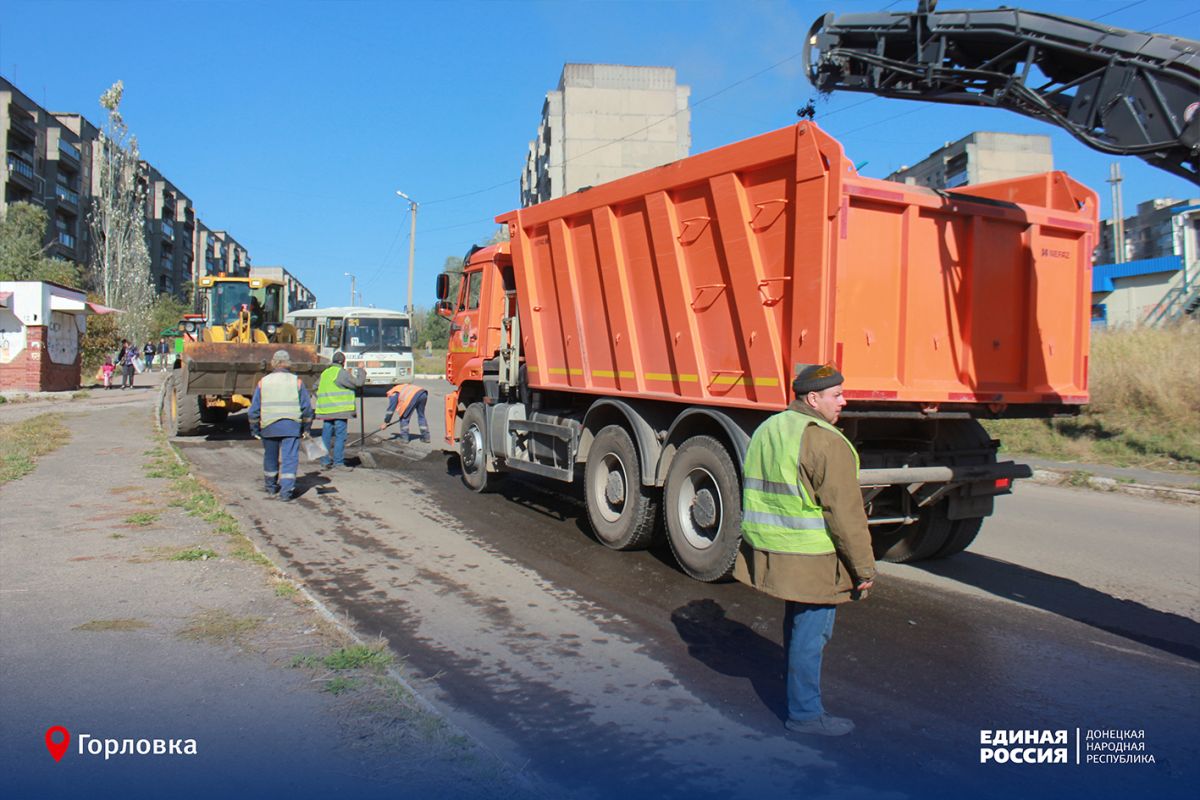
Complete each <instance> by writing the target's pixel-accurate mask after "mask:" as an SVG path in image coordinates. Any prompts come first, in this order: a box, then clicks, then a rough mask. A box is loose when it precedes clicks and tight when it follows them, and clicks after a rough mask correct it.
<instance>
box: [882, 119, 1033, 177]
mask: <svg viewBox="0 0 1200 800" xmlns="http://www.w3.org/2000/svg"><path fill="white" fill-rule="evenodd" d="M1052 169H1054V154H1053V152H1052V150H1051V146H1050V137H1049V136H1041V135H1033V134H1024V133H995V132H991V131H975V132H974V133H969V134H967V135H966V136H964V137H963V138H961V139H959V140H958V141H956V142H947V143H946V144H945V146H943V147H942V148H940V149H938V150H936V151H934V152H932V153H930V154H929V155H928V156H926V157H925V158H924V159H922V160H921V161H920V162H918V163H917V164H914V165H913V166H911V167H901V168H900V169H898V170H896V171H895V172H893V173H892V174H891V175H888V176H887V179H888V180H889V181H896V182H897V183H907V184H910V185H916V186H928V187H929V188H931V189H954V188H957V187H959V186H963V185H964V184H968V183H986V182H988V181H999V180H1004V179H1006V178H1019V177H1021V176H1022V175H1035V174H1037V173H1039V172H1049V171H1051V170H1052Z"/></svg>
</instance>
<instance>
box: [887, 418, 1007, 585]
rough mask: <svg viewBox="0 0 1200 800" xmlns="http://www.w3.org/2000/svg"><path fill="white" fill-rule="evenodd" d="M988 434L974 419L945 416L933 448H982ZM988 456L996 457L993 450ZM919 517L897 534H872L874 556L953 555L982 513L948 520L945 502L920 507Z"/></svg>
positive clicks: (908, 559) (901, 559)
mask: <svg viewBox="0 0 1200 800" xmlns="http://www.w3.org/2000/svg"><path fill="white" fill-rule="evenodd" d="M991 440H992V439H991V437H990V436H988V433H987V431H985V430H984V429H983V426H982V425H980V424H979V423H978V422H977V421H976V420H973V419H967V420H946V421H945V422H943V423H942V424H941V429H940V431H939V434H938V437H937V441H936V442H935V448H936V449H937V450H973V449H982V448H985V447H987V446H988V445H989V444H990V443H991ZM990 460H991V461H992V462H993V463H994V462H995V461H996V455H995V453H992V455H991V458H990ZM920 516H921V520H920V522H917V523H915V524H913V525H908V526H905V528H901V529H900V531H899V532H898V533H899V535H893V536H888V535H886V534H884V535H883V536H876V537H875V538H874V541H873V543H874V546H875V558H877V559H879V560H881V561H891V562H893V563H896V564H910V563H912V562H914V561H924V560H926V559H931V558H947V557H949V556H952V555H957V554H958V553H961V552H962V551H963V550H965V549H967V547H968V546H969V545H970V544H971V542H973V541H975V537H976V536H978V535H979V529H980V527H981V526H982V525H983V517H970V518H967V519H956V520H952V519H950V518H949V517H948V516H946V504H945V502H942V503H938V504H936V505H935V506H934V507H933V508H927V509H922V510H921V514H920Z"/></svg>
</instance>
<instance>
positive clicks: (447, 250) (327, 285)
mask: <svg viewBox="0 0 1200 800" xmlns="http://www.w3.org/2000/svg"><path fill="white" fill-rule="evenodd" d="M1001 4H1003V3H1001V2H995V3H988V2H979V0H957V1H956V0H942V3H941V7H942V10H946V9H950V8H992V7H996V6H999V5H1001ZM1007 4H1008V5H1013V6H1017V7H1020V8H1027V9H1030V10H1038V11H1045V12H1048V13H1057V14H1065V15H1068V16H1076V17H1086V18H1090V19H1102V20H1103V21H1104V22H1107V23H1109V24H1111V25H1114V26H1118V27H1123V28H1130V29H1135V30H1148V31H1157V32H1169V33H1173V34H1175V35H1179V36H1185V37H1189V38H1200V9H1197V7H1196V5H1195V3H1194V0H1141V2H1136V1H1135V0H1087V2H1083V1H1082V0H1069V1H1064V0H1020V1H1018V2H1013V0H1007ZM889 6H890V8H889V10H892V11H912V10H915V8H916V0H900V2H896V3H892V2H890V1H889V0H875V1H874V2H860V1H858V0H829V2H816V1H813V0H803V2H799V1H797V0H793V1H792V2H782V1H778V2H747V1H745V0H740V1H738V2H733V0H727V1H726V2H700V1H697V2H683V1H679V2H636V3H633V2H578V1H567V0H564V1H561V2H442V3H416V2H405V3H401V2H395V3H377V2H289V3H279V2H117V1H116V0H113V1H112V2H98V1H94V2H54V1H53V0H50V1H48V0H37V2H30V1H29V0H6V2H5V6H4V14H3V16H2V17H0V73H3V75H4V76H5V77H6V78H8V79H9V80H11V81H12V82H13V83H14V84H15V85H16V86H17V87H18V88H20V89H21V90H22V91H24V92H25V93H26V94H27V95H29V96H30V97H31V98H33V99H34V100H35V101H37V102H38V103H40V104H42V105H43V106H45V107H47V108H49V109H51V110H56V111H77V112H82V113H83V114H84V115H85V116H88V117H89V118H90V119H91V120H92V121H93V122H95V123H100V122H102V120H103V115H102V113H101V109H100V107H99V105H98V102H97V101H98V98H99V96H100V94H101V93H102V92H103V91H104V90H105V89H106V88H107V87H108V86H109V85H110V84H112V83H113V82H114V81H116V80H118V79H120V80H123V81H124V82H125V102H124V103H123V105H122V110H123V112H124V114H125V118H126V121H127V122H128V124H129V126H130V128H131V129H132V130H133V132H134V133H136V134H137V135H138V138H139V141H140V143H141V148H142V154H143V157H145V158H146V159H148V160H149V161H151V162H152V163H153V164H154V165H155V166H156V167H157V168H158V169H159V170H160V171H162V173H163V174H165V175H166V176H167V177H168V178H169V179H170V180H171V181H173V182H174V183H175V184H176V185H177V186H178V187H179V188H180V189H181V190H182V191H183V192H184V193H185V194H187V195H188V196H189V197H191V198H192V200H193V202H194V203H195V204H196V207H197V210H198V212H199V214H200V216H201V218H202V219H204V220H205V222H206V224H208V225H209V226H210V227H214V228H218V229H226V230H228V231H229V232H230V233H231V234H232V235H233V236H234V237H235V238H236V239H237V240H238V241H240V242H241V243H242V244H243V245H245V246H246V247H247V249H248V250H249V251H250V255H251V259H252V261H253V263H255V264H258V265H264V266H265V265H276V264H282V265H284V266H286V267H287V268H288V269H289V270H291V271H292V272H293V273H295V274H296V275H297V276H298V277H299V278H300V280H302V281H303V282H304V283H305V284H307V285H308V286H309V288H311V289H312V290H313V291H314V292H316V293H317V296H318V299H319V300H320V301H321V303H322V304H323V305H333V304H341V303H345V302H347V301H348V300H349V280H348V279H347V278H345V277H344V273H345V272H352V273H354V274H356V275H357V276H358V288H359V290H360V291H361V292H362V293H363V295H364V298H365V301H366V302H369V303H373V304H375V305H377V306H381V307H396V308H398V307H401V306H403V304H404V303H405V297H406V292H407V268H408V267H407V265H408V229H409V225H408V218H407V216H406V213H407V207H406V205H405V203H404V202H403V201H402V200H401V199H400V198H398V197H396V195H395V192H396V190H397V189H400V190H403V191H404V192H405V193H407V194H408V195H410V196H411V197H413V198H414V199H416V200H417V201H418V202H420V203H421V204H422V205H421V209H420V212H419V215H418V226H417V257H416V266H417V268H416V278H415V289H414V302H415V303H416V304H417V305H426V306H427V305H429V304H431V302H432V300H433V297H432V293H433V278H434V275H435V274H436V273H437V272H438V271H440V269H441V266H442V263H443V261H444V260H445V258H446V257H447V256H452V255H453V256H461V255H462V254H463V253H464V252H465V251H466V250H467V248H468V247H469V246H470V245H471V244H472V243H474V242H476V241H478V240H481V239H483V238H486V237H487V236H488V235H490V234H491V233H492V231H493V230H494V227H495V226H494V224H493V223H491V222H490V220H491V218H492V217H494V216H495V215H497V214H499V213H502V212H505V211H508V210H510V209H512V208H514V207H516V206H517V205H519V182H518V179H519V175H520V171H521V168H522V166H523V163H524V154H525V152H526V148H527V146H528V143H529V140H530V139H531V138H532V137H533V136H534V134H535V132H536V129H537V124H538V120H539V117H540V114H541V109H542V102H543V100H544V98H545V93H546V92H547V91H550V90H552V89H554V88H555V86H556V85H557V82H558V78H559V73H560V72H561V70H562V65H563V63H565V62H606V63H621V64H639V65H654V66H673V67H675V68H676V70H677V73H678V80H679V82H680V83H682V84H686V85H688V86H690V87H691V97H692V104H693V108H692V124H691V133H692V153H693V154H694V153H698V152H702V151H704V150H709V149H712V148H714V147H719V146H721V145H724V144H728V143H730V142H734V141H738V140H739V139H744V138H747V137H749V136H753V135H755V134H759V133H763V132H766V131H769V130H773V129H775V128H779V127H783V126H785V125H789V124H792V123H794V122H795V121H796V117H795V110H796V109H797V108H798V107H799V106H801V105H803V104H804V103H805V102H806V101H807V100H808V99H809V98H812V97H815V92H814V90H813V88H812V87H811V85H810V84H809V83H808V81H807V79H806V78H805V77H804V75H803V70H802V61H801V58H800V56H799V53H800V50H801V47H802V46H803V42H804V38H805V35H806V34H807V32H808V29H809V26H810V25H811V24H812V22H813V21H814V20H815V19H816V18H817V17H818V16H820V15H822V14H823V13H825V12H826V11H832V12H835V13H852V12H862V11H878V10H882V9H884V8H887V7H889ZM1164 25H1165V27H1164ZM781 62H782V63H781ZM772 65H776V66H772ZM751 76H754V77H751ZM869 97H870V96H869V95H862V94H856V93H840V94H835V95H833V96H832V97H831V98H830V99H828V100H827V101H824V100H818V102H817V112H818V113H817V122H818V123H819V124H821V125H822V127H823V128H824V129H825V130H827V131H829V132H830V133H832V134H833V135H834V136H835V137H837V138H838V139H839V140H841V142H842V144H843V145H844V147H845V149H846V152H847V155H848V157H849V158H851V159H853V160H854V161H855V162H863V161H866V162H867V163H866V165H865V166H863V168H862V170H861V172H862V173H863V174H865V175H869V176H872V177H884V176H885V175H887V174H888V173H889V172H891V171H892V170H894V169H896V168H897V167H899V166H901V165H903V164H912V163H915V162H917V161H919V160H920V159H922V158H923V157H925V156H926V155H928V154H929V153H930V152H932V151H933V150H935V149H937V148H938V147H940V146H941V145H942V144H944V143H945V142H948V141H953V140H955V139H958V138H960V137H962V136H964V135H966V134H967V133H970V132H971V131H973V130H993V131H1008V132H1015V133H1043V134H1047V135H1049V136H1051V138H1052V140H1053V149H1054V160H1055V166H1056V168H1058V169H1065V170H1067V171H1068V172H1070V173H1071V174H1072V175H1073V176H1074V177H1076V178H1077V179H1079V180H1081V181H1083V182H1084V183H1086V184H1088V185H1090V186H1091V187H1092V188H1093V189H1095V190H1096V191H1097V192H1098V193H1099V194H1100V197H1101V200H1102V213H1103V214H1105V215H1107V213H1108V206H1109V201H1108V198H1109V187H1108V185H1107V184H1106V183H1105V179H1106V178H1107V177H1108V169H1109V166H1108V165H1109V164H1110V163H1111V162H1112V161H1114V160H1120V162H1121V168H1122V170H1123V172H1124V174H1125V177H1126V181H1125V193H1124V201H1125V207H1126V209H1127V210H1132V209H1133V207H1134V206H1135V205H1136V203H1138V202H1141V201H1143V200H1146V199H1149V198H1152V197H1162V196H1170V197H1177V198H1183V197H1194V196H1196V195H1197V194H1200V190H1198V189H1197V188H1196V187H1195V186H1193V185H1192V184H1191V183H1189V182H1188V181H1185V180H1183V179H1182V178H1177V177H1174V176H1172V175H1170V174H1169V173H1166V172H1163V171H1160V170H1157V169H1155V168H1153V167H1149V166H1147V165H1145V164H1144V162H1142V161H1141V160H1140V159H1137V158H1133V157H1126V158H1120V159H1116V158H1115V157H1112V156H1106V155H1104V154H1101V153H1097V152H1094V151H1092V150H1090V149H1089V148H1087V147H1085V146H1084V145H1082V144H1080V143H1078V142H1076V141H1075V140H1074V139H1072V138H1071V137H1070V136H1068V135H1066V134H1065V133H1061V132H1059V131H1058V130H1057V129H1056V128H1053V127H1052V126H1049V125H1046V124H1043V123H1039V122H1036V121H1034V120H1030V119H1026V118H1024V117H1022V116H1020V115H1017V114H1013V113H1011V112H1007V111H1000V110H992V109H978V108H969V109H968V108H957V107H950V106H939V105H934V104H927V103H914V102H910V101H902V100H887V99H883V98H874V99H871V100H870V101H869V102H863V101H864V100H866V99H867V98H869ZM706 98H710V99H706ZM463 195H467V196H465V197H464V196H463ZM450 198H456V199H450Z"/></svg>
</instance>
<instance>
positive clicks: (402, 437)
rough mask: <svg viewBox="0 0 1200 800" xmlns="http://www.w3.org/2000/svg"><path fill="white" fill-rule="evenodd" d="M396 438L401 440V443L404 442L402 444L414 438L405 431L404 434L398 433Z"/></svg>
mask: <svg viewBox="0 0 1200 800" xmlns="http://www.w3.org/2000/svg"><path fill="white" fill-rule="evenodd" d="M396 438H397V439H399V440H400V441H402V442H407V441H408V440H409V439H411V438H412V437H411V436H409V435H408V431H404V432H402V433H397V434H396Z"/></svg>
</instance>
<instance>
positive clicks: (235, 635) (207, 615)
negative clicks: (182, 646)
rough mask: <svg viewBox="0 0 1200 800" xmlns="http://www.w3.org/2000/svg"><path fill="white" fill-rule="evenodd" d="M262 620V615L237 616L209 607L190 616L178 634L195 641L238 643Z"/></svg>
mask: <svg viewBox="0 0 1200 800" xmlns="http://www.w3.org/2000/svg"><path fill="white" fill-rule="evenodd" d="M262 622H263V620H262V617H238V616H235V615H233V614H230V613H229V612H228V611H225V610H224V609H219V608H218V609H211V610H209V611H202V612H200V613H199V614H195V615H194V616H192V618H191V621H190V622H189V623H188V624H187V625H186V626H184V627H183V628H182V629H181V630H180V631H179V634H178V635H179V636H182V637H183V638H184V639H191V640H192V641H196V642H211V643H213V644H240V643H241V642H242V641H243V639H244V638H245V637H246V636H248V635H249V634H250V633H251V632H253V631H254V630H256V629H257V628H258V627H259V626H260V625H262Z"/></svg>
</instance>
